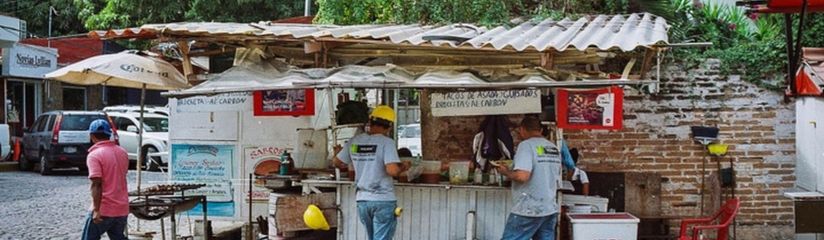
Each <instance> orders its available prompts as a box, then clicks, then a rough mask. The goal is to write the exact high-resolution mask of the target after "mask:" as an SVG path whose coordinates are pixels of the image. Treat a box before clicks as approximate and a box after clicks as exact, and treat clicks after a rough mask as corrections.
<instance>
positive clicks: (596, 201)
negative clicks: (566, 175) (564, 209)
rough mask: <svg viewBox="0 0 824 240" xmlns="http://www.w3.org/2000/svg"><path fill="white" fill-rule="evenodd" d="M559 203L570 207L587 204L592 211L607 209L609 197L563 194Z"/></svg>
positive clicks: (605, 210) (604, 210)
mask: <svg viewBox="0 0 824 240" xmlns="http://www.w3.org/2000/svg"><path fill="white" fill-rule="evenodd" d="M561 204H563V205H564V206H569V207H570V208H571V207H574V206H578V205H588V206H591V207H592V211H593V212H607V211H609V209H607V205H608V204H609V199H607V198H602V197H595V196H584V195H575V194H564V197H563V198H562V202H561Z"/></svg>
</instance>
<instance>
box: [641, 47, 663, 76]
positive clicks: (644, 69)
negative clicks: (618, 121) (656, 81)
mask: <svg viewBox="0 0 824 240" xmlns="http://www.w3.org/2000/svg"><path fill="white" fill-rule="evenodd" d="M658 51H659V50H658V48H647V50H646V51H645V52H644V62H643V63H641V79H642V80H644V79H646V78H647V73H648V72H649V69H650V68H652V62H653V61H652V59H653V58H654V57H655V56H656V53H658Z"/></svg>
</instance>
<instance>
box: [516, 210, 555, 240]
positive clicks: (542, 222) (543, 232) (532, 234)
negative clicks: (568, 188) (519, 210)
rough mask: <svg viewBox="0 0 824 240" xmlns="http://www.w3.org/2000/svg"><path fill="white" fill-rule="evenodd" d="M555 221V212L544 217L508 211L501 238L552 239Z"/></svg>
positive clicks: (518, 239)
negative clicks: (521, 214) (526, 215)
mask: <svg viewBox="0 0 824 240" xmlns="http://www.w3.org/2000/svg"><path fill="white" fill-rule="evenodd" d="M557 222H558V214H557V213H555V214H552V215H549V216H546V217H524V216H520V215H515V214H512V213H510V214H509V217H508V218H507V219H506V227H504V236H503V240H529V239H533V240H554V239H555V224H556V223H557Z"/></svg>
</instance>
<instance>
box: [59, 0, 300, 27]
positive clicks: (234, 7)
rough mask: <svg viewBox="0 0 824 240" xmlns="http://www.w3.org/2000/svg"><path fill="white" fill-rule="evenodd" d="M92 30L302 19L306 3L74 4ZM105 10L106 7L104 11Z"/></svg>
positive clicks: (152, 0) (114, 0)
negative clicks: (193, 23) (197, 22)
mask: <svg viewBox="0 0 824 240" xmlns="http://www.w3.org/2000/svg"><path fill="white" fill-rule="evenodd" d="M74 2H75V4H76V5H77V6H78V7H79V8H80V9H81V10H80V13H79V17H80V18H81V19H83V21H84V23H85V26H86V28H88V29H111V28H125V27H136V26H140V25H143V24H149V23H169V22H183V21H215V22H257V21H266V20H275V19H280V18H286V17H294V16H301V15H302V14H303V7H304V6H303V4H304V2H303V1H299V0H290V1H270V0H173V1H168V0H141V1H133V0H74ZM100 6H104V7H102V8H101V7H100Z"/></svg>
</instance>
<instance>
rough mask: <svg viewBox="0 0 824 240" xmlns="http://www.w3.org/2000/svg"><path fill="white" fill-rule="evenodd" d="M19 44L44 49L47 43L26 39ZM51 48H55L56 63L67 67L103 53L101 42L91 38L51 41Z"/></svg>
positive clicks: (40, 39) (36, 39)
mask: <svg viewBox="0 0 824 240" xmlns="http://www.w3.org/2000/svg"><path fill="white" fill-rule="evenodd" d="M21 42H23V43H26V44H31V45H37V46H42V47H46V46H49V41H48V40H46V39H43V38H28V39H23V40H22V41H21ZM51 47H52V48H57V54H58V57H57V63H58V64H60V65H68V64H72V63H75V62H79V61H81V60H83V59H86V58H90V57H94V56H97V55H100V54H101V53H103V41H102V40H100V39H92V38H61V39H52V40H51Z"/></svg>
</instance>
